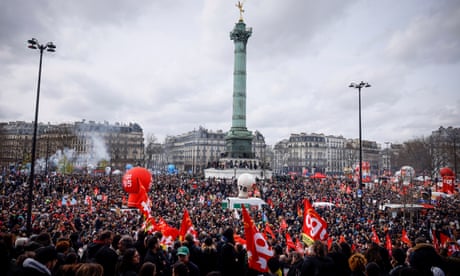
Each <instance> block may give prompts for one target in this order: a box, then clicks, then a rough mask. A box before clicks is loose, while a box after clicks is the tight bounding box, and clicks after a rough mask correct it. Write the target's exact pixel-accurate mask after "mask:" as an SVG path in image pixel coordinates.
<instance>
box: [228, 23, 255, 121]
mask: <svg viewBox="0 0 460 276" xmlns="http://www.w3.org/2000/svg"><path fill="white" fill-rule="evenodd" d="M251 33H252V31H251V30H250V29H248V30H247V29H246V24H244V22H242V21H240V22H238V23H237V24H236V25H235V28H234V29H233V31H232V32H231V33H230V38H231V39H232V40H233V41H234V44H235V60H234V67H233V68H234V69H233V115H232V128H233V129H235V128H236V129H244V130H246V44H247V42H248V38H249V37H250V36H251Z"/></svg>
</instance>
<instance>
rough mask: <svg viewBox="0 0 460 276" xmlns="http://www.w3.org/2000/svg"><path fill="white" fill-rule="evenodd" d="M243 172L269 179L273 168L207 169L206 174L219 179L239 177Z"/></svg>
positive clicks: (208, 176)
mask: <svg viewBox="0 0 460 276" xmlns="http://www.w3.org/2000/svg"><path fill="white" fill-rule="evenodd" d="M243 173H247V174H250V175H252V176H254V177H255V178H257V179H268V178H271V177H272V174H273V172H272V171H271V170H261V169H246V168H233V169H214V168H211V169H205V170H204V176H205V177H206V178H217V179H238V177H239V176H240V175H242V174H243Z"/></svg>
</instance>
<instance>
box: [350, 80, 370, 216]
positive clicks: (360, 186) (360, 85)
mask: <svg viewBox="0 0 460 276" xmlns="http://www.w3.org/2000/svg"><path fill="white" fill-rule="evenodd" d="M348 87H350V88H357V89H358V99H359V104H358V110H359V184H358V196H359V198H360V201H359V204H360V207H361V208H362V207H363V197H362V193H363V139H362V130H361V129H362V128H361V88H364V87H366V88H367V87H371V85H370V84H369V83H367V82H363V81H361V82H360V83H355V82H352V83H350V85H349V86H348Z"/></svg>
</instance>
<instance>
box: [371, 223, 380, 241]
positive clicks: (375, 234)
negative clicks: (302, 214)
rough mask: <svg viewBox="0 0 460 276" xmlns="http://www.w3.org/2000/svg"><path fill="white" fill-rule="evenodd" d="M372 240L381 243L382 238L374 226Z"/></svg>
mask: <svg viewBox="0 0 460 276" xmlns="http://www.w3.org/2000/svg"><path fill="white" fill-rule="evenodd" d="M371 240H372V241H373V242H375V243H376V244H380V239H379V236H378V235H377V232H376V231H375V228H374V227H372V238H371Z"/></svg>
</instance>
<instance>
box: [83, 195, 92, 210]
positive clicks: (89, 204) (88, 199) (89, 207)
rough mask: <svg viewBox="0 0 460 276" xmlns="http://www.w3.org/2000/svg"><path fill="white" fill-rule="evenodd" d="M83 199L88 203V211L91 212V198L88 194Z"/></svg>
mask: <svg viewBox="0 0 460 276" xmlns="http://www.w3.org/2000/svg"><path fill="white" fill-rule="evenodd" d="M85 201H86V204H88V210H89V213H90V214H92V213H93V200H92V199H91V197H90V196H86V198H85Z"/></svg>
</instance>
